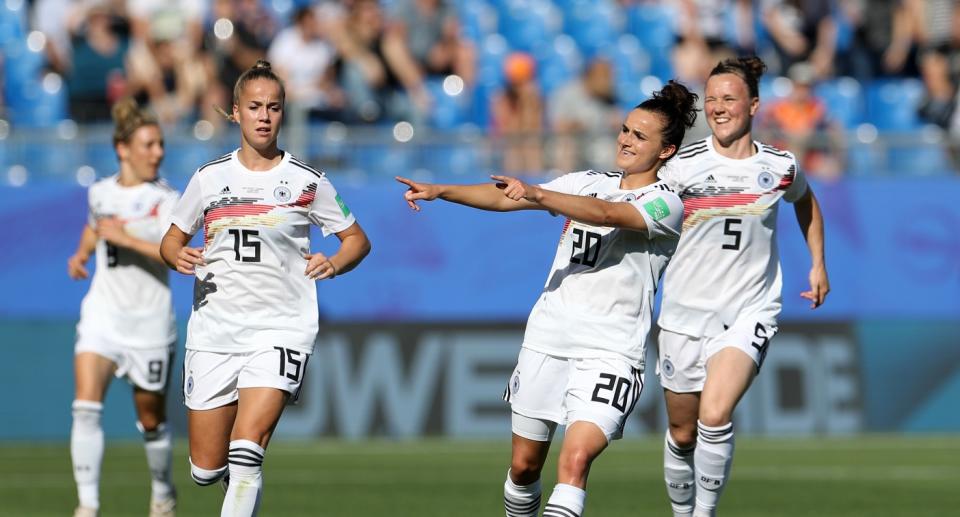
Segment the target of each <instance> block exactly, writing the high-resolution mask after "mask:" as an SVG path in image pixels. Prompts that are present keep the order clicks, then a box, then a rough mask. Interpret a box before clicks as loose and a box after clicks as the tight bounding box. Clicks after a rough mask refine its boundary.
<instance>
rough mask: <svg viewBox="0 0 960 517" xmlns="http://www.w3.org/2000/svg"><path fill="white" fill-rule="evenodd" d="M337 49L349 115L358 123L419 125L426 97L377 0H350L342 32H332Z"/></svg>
mask: <svg viewBox="0 0 960 517" xmlns="http://www.w3.org/2000/svg"><path fill="white" fill-rule="evenodd" d="M334 36H335V37H336V40H335V43H336V45H337V47H338V50H339V52H340V59H339V60H338V61H337V65H336V66H337V76H338V77H339V78H340V82H341V86H342V87H343V89H344V91H345V92H346V96H347V113H346V115H347V117H348V118H352V119H354V120H356V121H360V122H376V121H379V120H383V119H386V120H409V121H413V122H414V123H418V122H419V121H420V120H421V119H422V118H423V116H424V115H425V114H426V112H427V110H428V109H429V105H430V99H429V96H428V94H427V91H426V88H425V87H424V84H423V76H422V75H421V73H420V70H419V67H418V66H417V64H416V62H415V61H414V60H413V57H412V56H411V55H410V51H409V49H408V48H407V46H406V43H405V42H404V41H403V40H402V39H401V38H398V37H397V35H396V34H395V33H392V32H389V31H387V30H386V23H385V20H384V15H383V11H382V10H381V8H380V4H379V2H377V1H376V0H354V1H353V2H352V3H351V4H350V5H349V8H348V11H347V16H346V19H345V20H344V26H343V30H342V31H337V33H335V34H334Z"/></svg>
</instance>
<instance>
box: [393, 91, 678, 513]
mask: <svg viewBox="0 0 960 517" xmlns="http://www.w3.org/2000/svg"><path fill="white" fill-rule="evenodd" d="M695 102H696V95H694V94H692V93H690V91H689V90H687V88H686V87H684V86H683V85H681V84H679V83H676V82H673V81H671V82H670V83H669V84H667V85H666V86H665V87H664V88H663V89H662V90H661V91H658V92H656V93H655V94H654V95H653V97H652V98H650V99H647V100H646V101H644V102H643V103H641V104H640V105H638V106H637V107H636V108H635V109H633V110H632V111H631V112H630V113H629V114H628V115H627V118H626V120H625V121H624V123H623V126H622V128H621V131H620V136H619V138H618V139H617V148H616V151H617V154H616V164H617V166H618V167H619V168H620V170H618V171H615V172H598V171H584V172H576V173H571V174H567V175H564V176H561V177H559V178H557V179H554V180H553V181H550V182H547V183H545V184H543V185H539V186H531V185H528V184H526V183H524V182H523V181H521V180H519V179H517V178H511V177H506V176H493V179H494V180H496V181H497V182H498V184H496V185H494V184H486V185H430V184H426V183H418V182H414V181H411V180H408V179H406V178H397V179H398V180H399V181H400V182H401V183H403V184H405V185H407V186H408V187H409V190H408V191H407V192H406V194H405V199H406V200H407V202H408V203H409V204H410V206H411V208H413V209H415V210H419V206H418V205H417V204H416V203H417V202H418V201H432V200H434V199H437V198H441V199H444V200H447V201H450V202H454V203H460V204H463V205H467V206H471V207H475V208H480V209H484V210H493V211H514V210H547V211H550V212H552V213H554V214H561V215H563V216H565V217H566V221H565V222H564V225H563V230H562V232H561V236H560V244H559V246H558V248H557V252H556V255H555V257H554V260H553V267H552V268H551V271H550V274H549V275H548V277H547V282H546V285H545V286H544V288H543V292H542V293H541V294H540V297H539V299H538V300H537V302H536V304H535V305H534V307H533V310H532V311H531V312H530V317H529V318H528V320H527V327H526V332H525V333H524V338H523V345H522V347H521V349H520V354H519V357H518V359H517V366H516V368H515V369H514V372H513V374H512V375H511V376H510V378H509V380H508V382H507V388H506V390H505V392H504V399H505V400H506V401H507V402H509V403H510V405H511V409H512V431H513V436H512V449H513V450H512V458H511V463H510V469H509V470H508V472H507V479H506V480H505V482H504V486H503V506H504V512H505V514H506V515H507V517H533V516H536V515H537V514H538V512H539V510H540V503H541V487H540V476H541V472H542V470H543V466H544V462H545V460H546V457H547V452H548V451H549V448H550V443H551V441H552V438H553V434H554V432H555V430H556V428H557V426H559V425H565V426H566V432H565V434H564V438H563V445H562V449H561V451H560V457H559V462H558V466H557V485H556V486H555V487H554V489H553V492H552V493H551V494H550V498H549V500H548V501H547V503H546V505H545V507H544V510H543V515H544V517H578V516H579V515H581V514H582V513H583V510H584V506H585V504H586V487H587V477H588V475H589V473H590V467H591V464H592V462H593V461H594V460H595V459H596V458H597V457H598V456H599V455H600V453H602V452H603V451H604V450H605V449H606V448H607V446H608V445H609V444H610V443H611V442H612V441H613V440H616V439H618V438H620V437H621V436H622V433H623V426H624V424H625V423H626V419H627V417H628V416H629V415H630V413H631V411H632V410H633V407H634V404H636V402H637V399H638V398H639V397H640V393H641V391H642V389H643V372H644V350H645V347H646V343H647V334H648V333H649V330H650V325H651V323H652V319H653V303H654V294H655V293H656V290H657V284H658V282H659V280H660V274H661V272H662V271H663V270H664V268H666V267H667V263H668V262H669V261H670V257H671V256H672V255H673V252H674V249H675V248H676V244H677V240H678V238H679V234H680V225H681V221H682V214H683V205H682V204H681V202H680V198H679V197H678V196H677V195H676V194H675V193H674V192H673V191H672V190H671V188H670V187H669V186H668V185H666V184H664V183H663V182H660V181H658V180H657V176H656V174H657V170H658V169H659V168H660V166H661V165H663V163H664V162H667V161H668V160H670V159H671V158H672V157H673V156H674V154H676V152H677V149H678V148H679V145H680V142H681V141H682V140H683V135H684V133H685V132H686V128H688V127H690V126H691V125H692V124H693V122H694V120H695V118H696V111H695V108H694V105H695ZM452 513H456V512H452Z"/></svg>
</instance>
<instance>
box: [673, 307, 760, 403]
mask: <svg viewBox="0 0 960 517" xmlns="http://www.w3.org/2000/svg"><path fill="white" fill-rule="evenodd" d="M775 314H776V313H772V312H770V311H761V312H759V313H753V314H750V315H745V316H742V317H740V318H738V319H737V321H735V322H734V323H733V325H732V326H730V327H729V328H728V329H727V330H725V331H723V332H721V333H720V334H718V335H717V336H714V337H695V336H688V335H686V334H678V333H676V332H671V331H669V330H666V329H661V330H660V336H659V337H658V338H657V352H658V353H657V378H658V379H660V385H661V386H663V388H664V389H668V390H670V391H672V392H674V393H699V392H701V391H703V383H704V382H705V381H706V378H707V370H706V365H707V360H709V359H710V358H711V357H712V356H713V354H716V353H717V352H719V351H720V350H723V349H724V348H727V347H734V348H737V349H738V350H741V351H743V353H745V354H747V355H748V356H750V358H751V359H753V362H754V363H756V365H757V371H758V372H759V371H760V367H761V366H762V365H763V359H764V358H765V357H766V355H767V349H768V347H769V345H770V340H771V339H773V336H774V335H776V333H777V330H778V328H777V318H776V315H775Z"/></svg>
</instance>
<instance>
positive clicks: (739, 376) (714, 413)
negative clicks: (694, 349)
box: [699, 347, 757, 426]
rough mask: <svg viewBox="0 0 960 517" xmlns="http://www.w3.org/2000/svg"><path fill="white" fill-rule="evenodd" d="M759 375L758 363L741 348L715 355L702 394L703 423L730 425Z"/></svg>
mask: <svg viewBox="0 0 960 517" xmlns="http://www.w3.org/2000/svg"><path fill="white" fill-rule="evenodd" d="M756 373H757V365H756V363H755V362H754V361H753V359H752V358H751V357H750V356H749V355H747V354H745V353H744V352H743V351H742V350H741V349H739V348H736V347H727V348H724V349H722V350H720V351H719V352H717V353H716V354H714V355H713V356H711V357H710V359H709V360H708V361H707V381H706V383H705V384H704V386H703V392H702V393H701V394H700V411H699V418H700V421H701V422H703V423H704V424H705V425H708V426H719V425H726V424H727V422H729V421H730V419H731V417H732V416H733V410H734V409H735V408H736V406H737V403H738V402H740V398H741V397H743V394H744V393H746V391H747V388H749V387H750V383H751V382H753V378H754V377H755V376H756Z"/></svg>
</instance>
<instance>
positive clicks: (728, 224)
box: [723, 219, 743, 250]
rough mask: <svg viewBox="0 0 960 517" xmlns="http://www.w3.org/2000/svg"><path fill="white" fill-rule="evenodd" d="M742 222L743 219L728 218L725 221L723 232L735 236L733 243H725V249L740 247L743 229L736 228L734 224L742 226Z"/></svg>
mask: <svg viewBox="0 0 960 517" xmlns="http://www.w3.org/2000/svg"><path fill="white" fill-rule="evenodd" d="M741 223H743V219H727V220H726V221H724V222H723V234H724V235H729V236H731V237H733V243H727V244H724V245H723V249H725V250H738V249H740V236H741V235H743V230H740V229H737V228H734V227H733V225H737V226H740V224H741Z"/></svg>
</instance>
